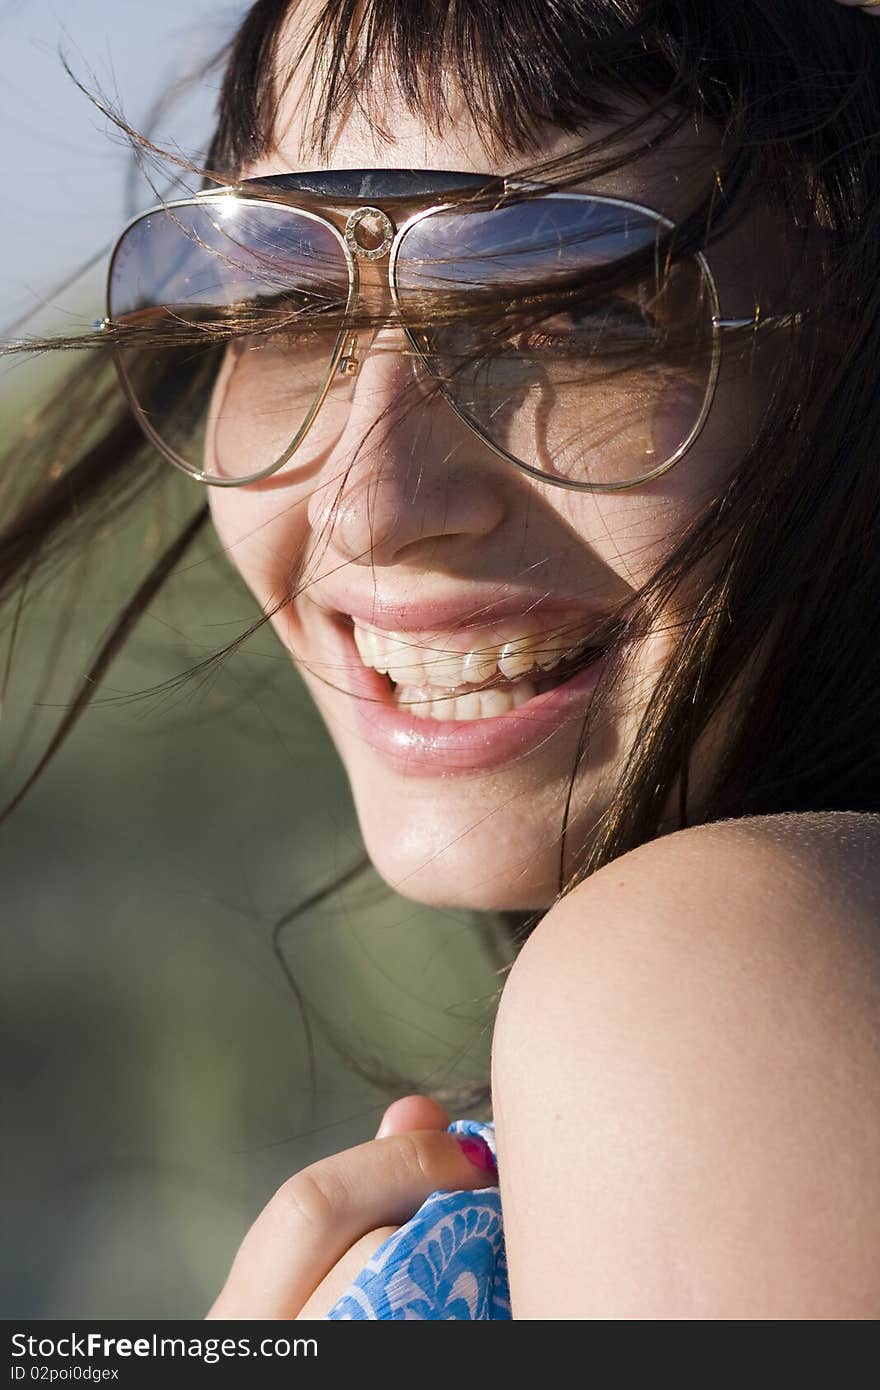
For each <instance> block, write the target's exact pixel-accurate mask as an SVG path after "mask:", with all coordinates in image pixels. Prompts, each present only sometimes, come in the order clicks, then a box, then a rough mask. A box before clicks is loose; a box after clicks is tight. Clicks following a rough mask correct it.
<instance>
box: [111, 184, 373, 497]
mask: <svg viewBox="0 0 880 1390" xmlns="http://www.w3.org/2000/svg"><path fill="white" fill-rule="evenodd" d="M348 297H349V272H348V261H347V259H346V255H345V251H344V249H343V245H342V240H341V238H340V237H339V236H338V235H337V234H336V233H334V231H333V230H332V229H331V228H330V227H328V226H327V225H326V224H324V223H322V222H319V221H316V220H314V219H313V218H311V217H309V216H308V215H307V214H305V213H302V212H298V211H295V210H293V209H288V208H280V207H275V206H272V205H270V204H261V203H259V202H255V201H253V200H251V201H247V200H244V199H239V198H235V197H230V196H228V195H225V194H224V195H218V196H217V197H216V198H215V197H210V198H205V199H200V200H199V202H198V203H196V204H186V205H184V206H180V207H174V206H169V207H167V208H165V209H162V210H160V211H158V212H153V213H149V214H147V215H146V216H144V217H142V218H141V219H140V220H139V221H138V222H136V223H134V225H133V226H132V227H130V228H129V229H128V231H127V232H126V233H125V234H124V236H123V237H122V239H121V241H120V243H119V245H118V247H117V250H116V254H115V256H114V259H113V264H112V267H111V272H110V290H109V304H108V308H109V313H110V317H111V319H112V320H113V322H114V325H119V326H121V328H122V333H123V337H122V341H121V344H120V346H119V348H118V349H117V356H118V362H119V367H120V373H121V375H122V379H123V383H124V385H125V387H126V390H127V391H128V393H129V396H130V398H131V400H132V402H133V404H134V406H135V410H136V412H137V414H138V417H139V419H140V421H141V424H142V425H143V427H144V429H145V430H146V432H147V434H148V435H149V436H150V437H151V438H152V439H153V441H154V442H155V443H156V444H157V445H158V446H159V447H160V448H161V449H162V450H163V452H164V453H165V454H167V455H168V457H170V458H172V459H173V461H174V462H175V463H177V464H178V465H180V466H181V467H184V468H186V469H187V470H189V471H190V472H192V473H195V474H198V475H199V476H200V477H204V478H206V479H208V480H215V481H221V482H233V481H243V480H245V479H247V478H251V477H256V476H259V475H260V474H262V473H264V472H266V471H267V470H270V469H271V468H272V467H273V466H274V465H276V464H278V463H279V462H280V461H281V460H283V459H284V458H285V457H286V456H287V455H288V454H289V453H291V452H292V448H293V445H294V444H295V443H296V442H297V440H298V436H299V435H300V434H301V432H302V430H303V429H304V427H305V426H306V424H307V423H308V421H309V420H310V418H311V416H312V414H313V413H314V411H315V409H316V408H317V406H318V405H319V403H320V400H321V397H322V395H323V393H324V391H325V389H326V387H327V384H328V382H329V381H330V379H331V377H332V374H333V371H334V369H335V366H336V362H337V358H338V355H339V350H340V346H341V342H342V335H341V321H342V317H343V314H344V311H345V308H346V305H347V302H348Z"/></svg>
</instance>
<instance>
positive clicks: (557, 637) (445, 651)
mask: <svg viewBox="0 0 880 1390" xmlns="http://www.w3.org/2000/svg"><path fill="white" fill-rule="evenodd" d="M575 622H576V620H575V619H570V620H568V621H567V622H566V621H565V620H564V619H560V618H559V617H556V618H550V617H547V616H544V617H543V618H541V617H540V616H539V615H537V614H535V615H526V616H525V617H522V618H517V619H516V620H515V622H508V623H498V624H495V625H494V626H492V627H483V628H470V629H469V630H468V631H466V632H465V631H461V632H458V633H456V634H455V635H454V636H449V637H438V636H437V635H436V634H425V635H422V634H418V633H414V632H408V633H406V635H404V634H403V633H400V632H381V631H380V630H379V629H377V628H374V627H367V626H365V625H364V624H363V623H358V622H355V624H354V640H355V642H356V644H357V649H358V652H359V653H360V658H361V661H362V662H363V663H364V665H365V666H372V667H374V669H375V670H377V671H385V672H387V674H388V675H389V676H390V677H391V679H392V680H393V681H395V682H396V683H397V684H398V685H406V686H408V687H423V686H435V687H439V688H440V689H443V690H455V689H456V688H457V687H458V686H460V685H480V684H482V683H483V682H485V681H488V680H491V679H492V678H493V677H495V676H497V674H498V672H499V671H500V672H501V674H502V675H503V676H506V677H507V679H508V680H516V679H517V678H518V677H520V676H524V675H525V674H526V673H527V672H528V671H532V670H534V668H535V667H536V666H537V667H538V668H539V669H540V670H542V671H549V670H551V669H552V668H553V667H554V666H558V665H559V663H560V662H561V661H564V660H565V659H566V657H572V656H574V655H575V654H576V653H577V652H579V651H580V650H581V649H582V648H583V647H585V646H586V645H587V641H588V639H587V638H585V637H583V636H581V637H580V639H579V640H573V639H574V638H575V637H576V632H577V629H576V626H575ZM580 623H581V630H582V624H583V616H582V615H581V620H580Z"/></svg>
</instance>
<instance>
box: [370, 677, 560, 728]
mask: <svg viewBox="0 0 880 1390" xmlns="http://www.w3.org/2000/svg"><path fill="white" fill-rule="evenodd" d="M537 693H538V691H537V688H536V686H535V685H534V683H533V682H532V681H530V680H519V681H517V682H516V683H515V684H514V685H510V686H507V687H504V686H498V685H493V686H491V687H490V688H489V689H487V690H469V691H467V693H466V694H464V695H439V696H437V697H436V698H434V699H430V698H429V697H428V696H427V695H426V694H425V692H424V691H423V690H418V689H413V688H412V687H410V686H404V685H399V686H398V687H397V689H396V690H395V692H394V698H395V703H396V704H397V705H398V706H399V707H401V708H403V709H405V710H406V712H407V714H411V715H414V716H415V717H416V718H417V719H494V718H495V717H496V716H497V715H499V714H507V713H508V712H509V711H510V710H512V709H518V708H519V706H520V705H524V704H525V703H526V701H527V700H533V699H534V698H535V696H536V695H537Z"/></svg>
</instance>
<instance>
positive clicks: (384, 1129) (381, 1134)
mask: <svg viewBox="0 0 880 1390" xmlns="http://www.w3.org/2000/svg"><path fill="white" fill-rule="evenodd" d="M390 1109H391V1106H390V1105H389V1107H388V1110H390ZM388 1110H386V1111H385V1114H384V1115H383V1116H382V1122H381V1124H380V1125H379V1128H378V1129H377V1130H376V1138H377V1139H384V1138H385V1136H386V1135H387V1134H388V1133H389V1126H388V1124H387V1120H388Z"/></svg>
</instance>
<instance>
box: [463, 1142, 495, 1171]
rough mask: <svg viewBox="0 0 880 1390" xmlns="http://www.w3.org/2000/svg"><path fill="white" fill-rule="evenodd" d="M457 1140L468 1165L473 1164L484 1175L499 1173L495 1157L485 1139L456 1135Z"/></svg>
mask: <svg viewBox="0 0 880 1390" xmlns="http://www.w3.org/2000/svg"><path fill="white" fill-rule="evenodd" d="M455 1138H456V1142H457V1143H458V1147H459V1148H460V1149H461V1151H462V1153H463V1154H464V1156H465V1158H466V1159H467V1161H468V1163H472V1164H473V1165H474V1167H475V1168H480V1169H481V1170H482V1171H483V1172H484V1173H496V1172H497V1171H498V1164H497V1163H496V1162H495V1155H494V1154H493V1152H492V1150H491V1149H490V1148H489V1145H488V1144H487V1143H486V1141H485V1139H481V1138H480V1137H479V1135H476V1134H456V1136H455Z"/></svg>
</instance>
